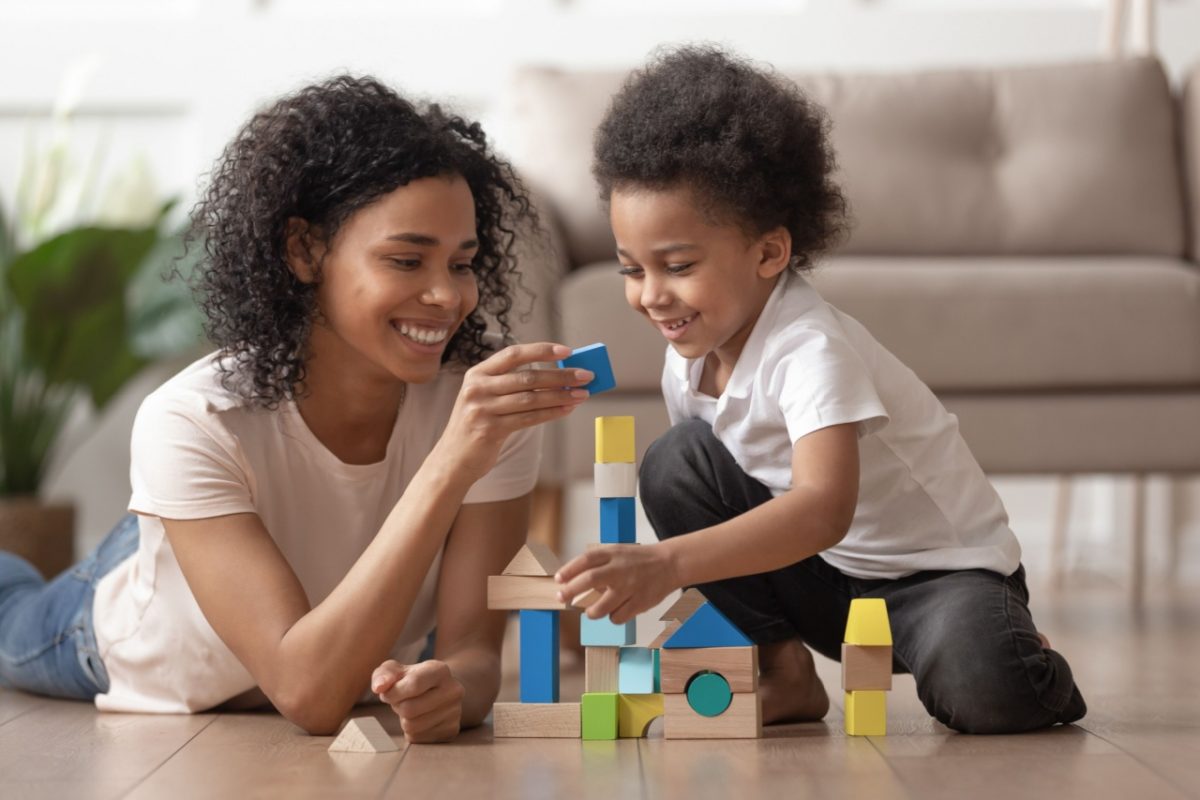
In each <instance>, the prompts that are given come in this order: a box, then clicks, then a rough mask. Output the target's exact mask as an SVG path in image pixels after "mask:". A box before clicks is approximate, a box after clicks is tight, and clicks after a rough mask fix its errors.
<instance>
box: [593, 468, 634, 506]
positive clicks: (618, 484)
mask: <svg viewBox="0 0 1200 800" xmlns="http://www.w3.org/2000/svg"><path fill="white" fill-rule="evenodd" d="M593 470H594V471H593V473H592V474H593V476H594V477H595V479H596V497H600V498H609V497H636V496H637V464H625V463H618V464H595V465H594V468H593Z"/></svg>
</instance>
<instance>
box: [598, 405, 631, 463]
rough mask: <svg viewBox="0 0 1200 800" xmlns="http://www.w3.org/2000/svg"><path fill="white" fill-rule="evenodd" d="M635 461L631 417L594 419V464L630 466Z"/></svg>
mask: <svg viewBox="0 0 1200 800" xmlns="http://www.w3.org/2000/svg"><path fill="white" fill-rule="evenodd" d="M636 460H637V448H636V439H635V436H634V421H633V417H596V463H597V464H632V463H633V462H634V461H636Z"/></svg>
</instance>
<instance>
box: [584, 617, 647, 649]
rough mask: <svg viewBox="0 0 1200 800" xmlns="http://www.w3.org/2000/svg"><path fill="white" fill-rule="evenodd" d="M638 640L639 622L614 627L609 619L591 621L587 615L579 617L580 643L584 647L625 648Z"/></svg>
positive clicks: (633, 621)
mask: <svg viewBox="0 0 1200 800" xmlns="http://www.w3.org/2000/svg"><path fill="white" fill-rule="evenodd" d="M636 638H637V620H633V619H631V620H629V622H626V623H625V624H624V625H614V624H613V623H612V621H611V620H610V619H609V618H608V617H601V618H600V619H591V618H590V617H588V615H587V614H583V615H581V616H580V617H579V643H580V644H582V645H583V646H584V647H596V646H599V647H624V646H626V645H631V644H633V643H634V641H635V640H636Z"/></svg>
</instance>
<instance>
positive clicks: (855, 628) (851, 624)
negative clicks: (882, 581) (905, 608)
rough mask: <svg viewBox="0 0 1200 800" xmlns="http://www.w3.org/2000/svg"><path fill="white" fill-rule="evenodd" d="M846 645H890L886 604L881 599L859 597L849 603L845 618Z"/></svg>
mask: <svg viewBox="0 0 1200 800" xmlns="http://www.w3.org/2000/svg"><path fill="white" fill-rule="evenodd" d="M842 639H843V641H845V642H847V643H848V644H870V645H884V644H891V643H892V628H891V625H889V624H888V613H887V603H886V602H885V601H884V599H883V598H882V597H859V598H857V599H855V600H851V601H850V614H849V616H848V617H847V618H846V635H845V636H844V637H842Z"/></svg>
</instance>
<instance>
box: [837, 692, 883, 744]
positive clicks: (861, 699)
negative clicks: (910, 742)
mask: <svg viewBox="0 0 1200 800" xmlns="http://www.w3.org/2000/svg"><path fill="white" fill-rule="evenodd" d="M846 735H847V736H886V735H887V693H886V692H846Z"/></svg>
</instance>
